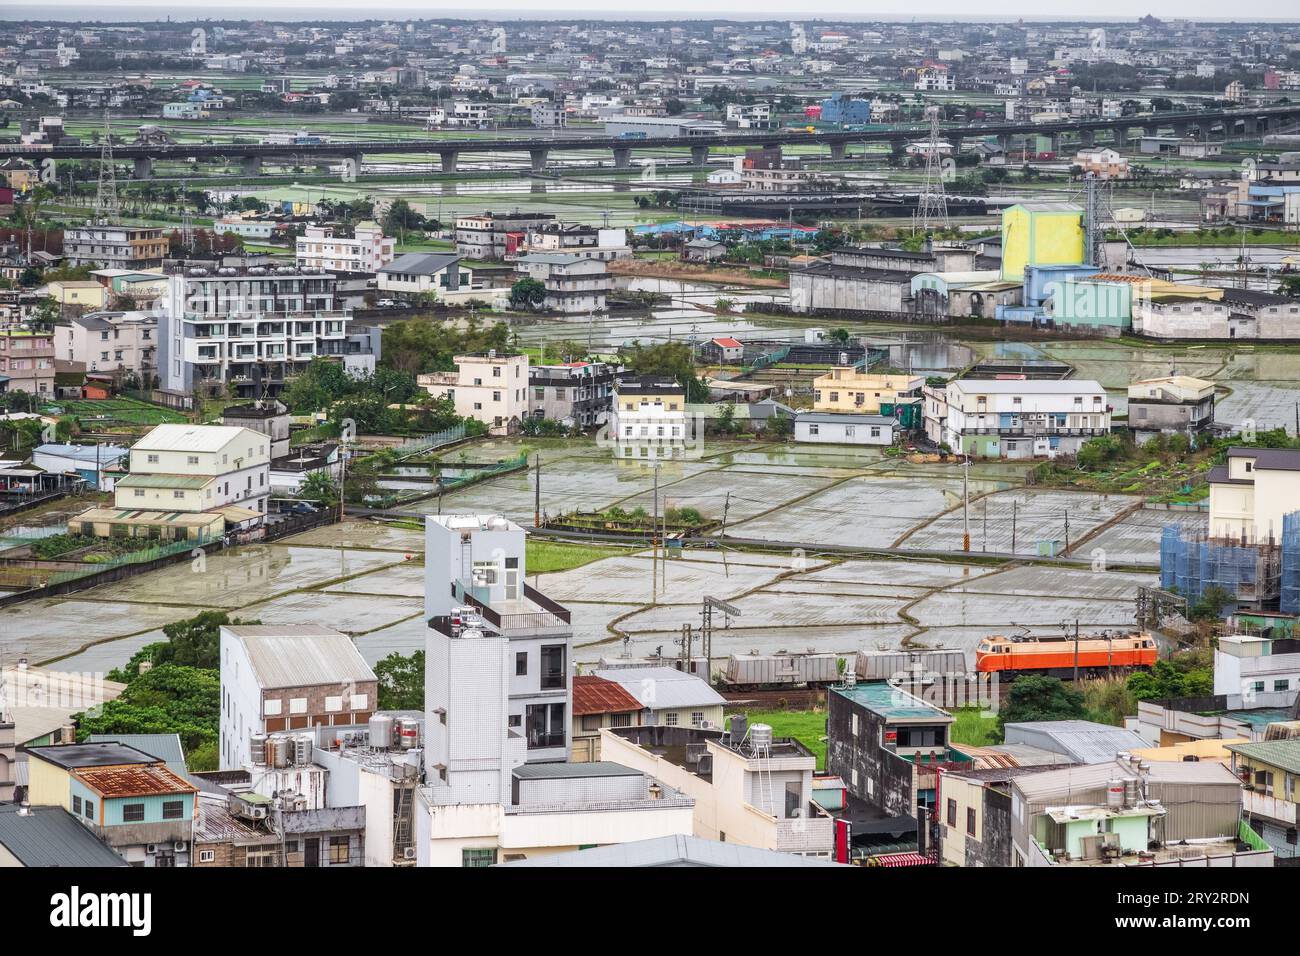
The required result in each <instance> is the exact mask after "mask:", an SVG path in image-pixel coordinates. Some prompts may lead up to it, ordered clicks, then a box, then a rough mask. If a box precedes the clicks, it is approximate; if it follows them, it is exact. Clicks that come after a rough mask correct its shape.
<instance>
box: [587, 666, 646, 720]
mask: <svg viewBox="0 0 1300 956" xmlns="http://www.w3.org/2000/svg"><path fill="white" fill-rule="evenodd" d="M640 709H641V702H640V701H639V700H637V699H636V698H635V697H633V696H632V695H631V694H629V693H628V692H627V691H626V690H624V689H623V688H622V687H621V686H620V685H618V684H616V683H614V682H613V681H612V680H606V679H605V678H603V677H597V676H596V675H595V674H586V675H583V676H581V677H575V678H574V679H573V713H574V716H577V717H581V716H582V715H584V714H621V713H626V712H629V711H636V710H640Z"/></svg>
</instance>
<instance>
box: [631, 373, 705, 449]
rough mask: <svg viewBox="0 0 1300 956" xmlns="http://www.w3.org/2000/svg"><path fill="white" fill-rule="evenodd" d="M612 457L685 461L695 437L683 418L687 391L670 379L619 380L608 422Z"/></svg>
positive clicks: (656, 377)
mask: <svg viewBox="0 0 1300 956" xmlns="http://www.w3.org/2000/svg"><path fill="white" fill-rule="evenodd" d="M610 424H611V429H610V430H611V432H612V434H613V436H614V457H616V458H621V459H642V460H646V461H660V460H663V459H672V458H684V457H686V448H687V445H688V443H689V444H691V445H692V446H693V445H694V442H695V438H696V436H695V435H694V429H693V428H691V427H690V421H689V420H688V418H687V415H686V391H685V389H683V388H682V387H681V386H680V385H678V384H677V382H676V381H674V380H673V379H671V378H667V377H663V376H654V375H646V376H641V377H639V378H638V377H631V378H620V379H619V380H618V381H617V382H616V383H615V385H614V415H613V420H612V421H611V423H610Z"/></svg>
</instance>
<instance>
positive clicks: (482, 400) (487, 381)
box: [416, 349, 528, 435]
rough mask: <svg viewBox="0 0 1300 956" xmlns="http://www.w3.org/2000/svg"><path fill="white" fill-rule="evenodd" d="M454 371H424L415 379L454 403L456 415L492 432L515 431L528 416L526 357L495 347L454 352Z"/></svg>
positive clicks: (428, 390)
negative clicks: (498, 349) (484, 350)
mask: <svg viewBox="0 0 1300 956" xmlns="http://www.w3.org/2000/svg"><path fill="white" fill-rule="evenodd" d="M454 361H455V363H456V371H455V372H427V373H424V374H422V375H419V376H417V378H416V381H417V383H418V384H419V385H420V387H421V388H423V389H424V390H425V391H427V392H428V393H429V394H430V395H433V396H436V397H439V398H449V399H451V400H452V401H453V402H455V403H456V414H457V415H460V416H461V417H462V418H473V419H474V420H476V421H480V422H483V423H484V424H485V425H487V426H488V431H489V432H490V433H491V434H493V435H506V434H509V433H511V432H514V431H518V429H519V427H520V425H521V424H522V422H523V420H524V419H525V418H526V417H527V416H528V356H527V355H524V354H522V353H521V354H518V355H515V354H511V353H508V352H500V353H498V352H497V351H496V350H495V349H489V350H488V351H487V352H479V353H475V354H472V355H457V356H456V357H455V359H454Z"/></svg>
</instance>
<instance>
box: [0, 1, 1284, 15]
mask: <svg viewBox="0 0 1300 956" xmlns="http://www.w3.org/2000/svg"><path fill="white" fill-rule="evenodd" d="M1270 7H1271V9H1270ZM1286 7H1287V4H1283V3H1279V4H1277V5H1276V6H1273V5H1265V6H1263V7H1260V6H1256V7H1253V8H1251V11H1250V13H1251V14H1252V16H1251V17H1249V19H1254V18H1255V17H1257V16H1260V15H1263V16H1265V17H1267V18H1271V19H1282V18H1284V17H1286V16H1287V15H1288V11H1287V9H1286ZM6 11H7V12H6ZM74 11H75V15H76V16H78V17H85V18H87V19H91V18H95V17H96V15H98V16H99V17H103V18H105V19H108V18H120V17H122V16H124V15H127V16H129V15H132V14H134V15H136V16H140V17H142V18H145V17H147V18H154V17H157V18H160V19H161V18H163V17H166V16H168V15H170V17H171V18H172V19H173V20H189V19H198V18H214V19H220V18H222V17H232V16H234V17H238V16H245V15H246V16H262V17H266V18H268V19H274V18H275V17H277V16H280V17H284V16H286V15H287V14H292V15H293V17H294V19H305V18H309V17H312V16H319V17H321V18H340V19H341V18H347V17H348V16H355V17H358V18H361V17H396V16H403V15H406V16H412V17H428V18H434V17H440V16H441V17H454V16H469V17H483V18H494V17H515V18H518V17H521V16H523V17H545V16H565V15H574V14H576V15H592V16H603V17H611V18H614V17H617V18H620V19H647V20H649V19H654V20H661V19H677V18H681V19H685V18H691V17H697V18H698V17H735V18H737V19H746V18H751V19H752V18H759V17H761V18H779V19H812V18H815V17H817V16H819V15H820V16H827V17H834V16H841V17H852V18H854V19H863V20H869V19H871V18H872V17H881V18H884V17H887V18H890V19H895V18H899V17H903V18H910V17H919V18H933V17H944V16H958V17H961V18H962V19H971V20H976V19H981V18H988V19H1005V18H1008V17H1011V18H1015V17H1021V16H1024V17H1032V18H1035V19H1043V18H1047V19H1061V20H1084V19H1087V20H1104V19H1108V18H1109V19H1124V20H1133V19H1136V18H1137V17H1140V16H1142V15H1144V14H1147V13H1151V14H1154V15H1156V16H1159V17H1166V18H1175V17H1178V18H1203V19H1230V18H1232V15H1233V13H1234V12H1236V9H1235V8H1234V7H1232V6H1231V5H1230V4H1225V3H1223V0H1089V2H1088V3H1086V4H1080V3H1078V2H1063V0H984V2H983V3H971V2H969V0H964V2H963V0H871V2H869V3H867V2H863V0H653V2H645V0H642V2H640V3H637V2H633V3H625V4H615V3H610V2H609V0H496V2H493V0H488V2H487V3H485V4H482V5H477V4H473V3H467V2H464V0H460V2H458V0H450V2H442V3H439V2H430V0H374V2H372V3H369V4H358V3H357V2H356V0H212V2H211V3H209V4H204V5H192V6H191V5H185V4H173V5H165V4H160V3H158V2H157V0H153V2H149V0H98V2H97V3H93V4H89V3H87V2H86V0H46V2H44V3H41V4H28V3H10V2H9V0H4V2H3V3H0V18H4V19H8V18H15V17H22V18H37V17H40V16H42V15H44V16H47V17H60V18H63V17H67V16H68V15H69V14H73V13H74ZM1291 15H1292V16H1295V14H1294V13H1292V14H1291Z"/></svg>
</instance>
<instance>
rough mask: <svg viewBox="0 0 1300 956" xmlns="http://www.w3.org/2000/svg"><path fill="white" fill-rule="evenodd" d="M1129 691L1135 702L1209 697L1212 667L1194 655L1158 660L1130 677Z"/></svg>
mask: <svg viewBox="0 0 1300 956" xmlns="http://www.w3.org/2000/svg"><path fill="white" fill-rule="evenodd" d="M1128 692H1129V694H1130V695H1132V697H1133V698H1134V699H1135V700H1168V699H1169V698H1171V697H1208V696H1209V695H1210V694H1213V693H1214V666H1213V664H1211V663H1208V662H1205V661H1198V655H1194V654H1188V655H1179V656H1178V657H1175V658H1172V659H1167V658H1161V659H1160V660H1158V661H1156V662H1155V664H1154V665H1153V666H1152V668H1151V670H1149V671H1138V672H1137V673H1135V674H1130V675H1129V678H1128Z"/></svg>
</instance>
